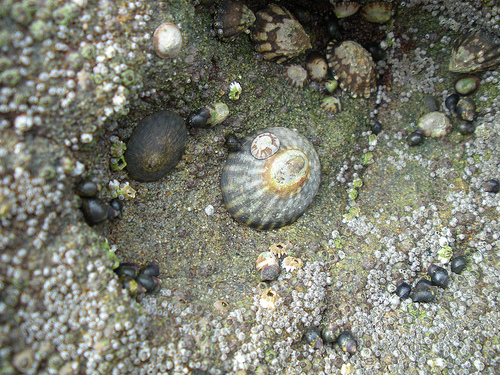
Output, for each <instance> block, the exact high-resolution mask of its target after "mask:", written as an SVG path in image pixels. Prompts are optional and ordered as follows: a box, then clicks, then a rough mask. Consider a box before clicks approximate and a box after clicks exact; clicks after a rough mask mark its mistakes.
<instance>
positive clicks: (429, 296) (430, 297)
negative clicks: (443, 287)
mask: <svg viewBox="0 0 500 375" xmlns="http://www.w3.org/2000/svg"><path fill="white" fill-rule="evenodd" d="M435 298H436V292H435V291H434V289H432V288H429V287H421V288H418V289H415V290H414V291H413V296H412V301H413V302H432V301H434V299H435Z"/></svg>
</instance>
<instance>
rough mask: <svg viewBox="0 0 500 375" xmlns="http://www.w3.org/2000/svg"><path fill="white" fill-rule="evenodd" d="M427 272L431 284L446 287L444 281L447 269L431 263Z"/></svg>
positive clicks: (445, 281)
mask: <svg viewBox="0 0 500 375" xmlns="http://www.w3.org/2000/svg"><path fill="white" fill-rule="evenodd" d="M427 272H428V273H429V275H430V276H431V282H432V284H434V285H436V286H439V287H442V288H444V287H446V283H447V282H448V271H446V270H445V269H444V268H443V267H439V266H436V265H435V264H431V265H430V266H429V268H428V269H427Z"/></svg>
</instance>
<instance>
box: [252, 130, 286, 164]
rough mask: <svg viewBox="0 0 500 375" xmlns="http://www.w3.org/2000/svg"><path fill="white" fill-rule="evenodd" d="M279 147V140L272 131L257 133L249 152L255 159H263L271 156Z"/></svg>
mask: <svg viewBox="0 0 500 375" xmlns="http://www.w3.org/2000/svg"><path fill="white" fill-rule="evenodd" d="M279 148H280V140H279V138H278V137H276V136H275V135H274V134H273V133H269V132H266V133H262V134H259V135H258V136H257V137H255V139H254V140H253V142H252V146H251V149H250V150H251V151H250V152H251V153H252V156H253V157H254V158H255V159H259V160H263V159H267V158H269V157H270V156H273V155H274V154H275V153H276V152H278V150H279Z"/></svg>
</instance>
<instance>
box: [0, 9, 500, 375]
mask: <svg viewBox="0 0 500 375" xmlns="http://www.w3.org/2000/svg"><path fill="white" fill-rule="evenodd" d="M492 3H493V2H488V1H482V2H469V1H461V0H459V1H451V0H443V1H439V2H437V1H433V0H408V1H405V2H403V3H400V6H399V9H398V13H397V14H396V15H395V16H393V22H394V23H393V24H389V25H387V26H385V25H383V26H379V25H378V24H376V25H375V26H373V25H372V26H371V27H374V28H376V30H377V31H380V30H382V32H383V33H385V34H386V35H387V38H386V40H384V43H383V46H384V48H385V52H386V54H387V60H385V61H378V62H375V64H376V70H377V72H378V73H382V77H383V79H382V80H381V81H380V82H379V84H380V85H379V86H378V87H377V89H376V92H374V93H373V94H372V96H371V99H370V100H367V101H366V103H367V104H366V105H360V104H359V101H351V100H350V99H349V98H346V100H344V98H343V102H342V104H343V106H344V110H343V112H341V113H339V114H338V115H336V116H330V115H328V114H326V113H325V111H321V110H319V109H318V107H319V106H318V105H317V104H316V105H314V104H311V103H312V102H313V101H311V100H309V99H310V96H311V95H312V96H314V95H316V93H315V92H312V93H307V96H306V95H304V93H303V92H300V91H306V90H289V85H287V84H286V82H282V81H284V80H283V79H282V71H281V69H280V70H279V71H276V70H274V69H273V67H269V66H270V65H268V64H267V62H261V61H259V59H254V58H252V57H254V54H253V52H252V53H250V54H248V56H247V55H243V56H240V55H238V56H236V55H235V53H234V51H233V52H231V51H232V50H231V48H232V47H229V46H227V45H225V44H224V43H220V42H219V41H218V40H217V39H216V38H211V37H210V32H209V29H210V28H211V27H212V18H211V15H210V14H209V13H210V11H209V10H206V9H204V8H203V5H200V6H197V8H196V9H195V7H194V5H192V4H186V2H176V1H169V2H162V1H159V2H155V3H154V4H153V3H151V2H149V1H134V2H125V3H124V4H116V3H113V2H109V1H105V0H98V1H96V2H93V3H90V2H89V3H87V2H86V1H65V0H63V1H59V2H38V3H36V4H35V3H34V2H32V1H19V2H15V1H14V2H5V4H3V5H4V7H3V8H2V12H0V18H1V21H2V22H1V24H2V30H1V31H0V32H1V35H2V38H0V40H1V41H0V55H1V56H0V80H1V84H2V87H1V88H0V111H1V112H2V114H3V117H2V118H1V119H0V131H1V133H2V137H0V190H1V194H0V233H1V235H0V328H1V332H2V335H0V347H1V355H0V373H2V374H18V373H48V374H56V373H57V374H73V373H79V374H95V373H100V374H120V373H131V374H136V373H179V374H181V373H193V374H195V373H197V374H224V373H238V372H240V373H242V372H247V373H268V374H272V373H290V374H291V373H318V374H320V373H335V372H341V373H356V372H363V373H364V374H367V375H371V374H379V373H393V374H408V373H433V372H448V373H450V374H470V373H483V374H495V373H497V372H498V367H499V359H498V358H499V357H498V355H497V352H498V347H497V338H498V336H500V332H499V328H498V327H499V324H498V322H499V321H500V315H499V313H498V306H497V303H498V285H499V283H500V277H499V273H498V270H499V268H500V259H499V256H498V251H497V250H498V246H500V238H499V234H498V233H500V227H499V223H498V218H497V216H498V210H499V201H498V191H499V190H500V188H499V183H498V180H499V176H498V161H499V160H500V154H499V152H500V151H499V148H498V144H499V143H500V138H499V134H500V128H499V126H500V125H499V124H500V115H499V113H500V104H499V102H498V99H497V96H498V95H497V91H498V85H499V76H498V72H496V71H494V70H488V69H489V68H487V69H486V70H483V71H480V72H478V73H477V75H478V77H479V79H480V85H479V87H477V91H475V92H471V93H470V97H471V98H472V100H473V101H474V103H475V106H476V110H475V116H474V118H473V119H472V121H471V124H472V125H473V132H474V133H473V134H469V133H467V132H460V133H459V132H455V131H452V132H451V133H450V134H449V135H448V138H447V139H444V140H443V139H429V140H428V141H426V142H425V144H422V146H421V147H419V148H418V149H416V148H409V147H407V144H406V142H405V136H406V135H407V133H408V132H411V131H412V130H413V129H414V128H415V126H416V123H417V121H418V119H419V118H420V117H421V116H422V115H423V113H422V111H420V109H423V107H424V105H423V103H424V95H430V96H432V97H434V99H435V102H436V103H437V106H438V107H439V108H437V109H434V110H432V111H436V110H438V111H446V112H445V113H446V114H447V115H448V116H449V117H450V119H451V121H452V123H453V125H454V126H457V127H458V123H457V118H456V117H455V114H453V113H452V112H451V111H450V112H449V113H448V112H447V111H448V110H447V109H446V107H445V106H443V102H444V100H445V98H447V97H449V96H450V94H451V93H452V92H453V90H454V80H455V78H458V77H459V74H454V73H451V72H449V71H448V70H447V68H448V61H449V59H448V58H449V57H451V53H452V49H453V46H454V41H455V40H456V39H457V37H458V36H459V35H460V34H462V33H464V34H465V33H469V32H470V31H474V30H475V29H476V26H477V25H480V26H481V29H483V30H484V29H486V30H489V32H491V33H494V34H498V27H497V26H498V9H496V8H495V7H494V5H493V4H492ZM122 5H123V6H122ZM328 5H329V4H328ZM287 6H288V4H287ZM199 7H201V9H200V8H199ZM96 9H97V10H98V11H96ZM255 11H256V12H258V10H257V9H255ZM417 14H418V17H416V15H417ZM297 15H300V16H301V17H303V16H304V13H299V12H297ZM306 15H307V14H306ZM311 15H312V16H311ZM488 15H489V16H488ZM309 16H311V17H313V21H314V13H311V14H310V15H309ZM357 16H361V15H360V14H359V12H358V13H357V14H353V15H351V16H350V17H357ZM399 16H401V17H403V19H404V20H405V21H406V20H408V21H409V22H405V24H404V25H402V24H401V23H399V22H400V21H398V17H399ZM417 18H418V19H424V20H426V21H427V22H425V27H423V26H422V25H421V24H420V23H419V22H417V21H414V19H415V20H416V19H417ZM301 19H302V18H301ZM431 20H432V22H431ZM436 20H438V21H439V23H438V22H435V21H436ZM164 22H171V23H172V24H175V25H181V26H182V28H181V30H182V36H183V37H185V39H184V45H183V49H182V51H181V52H180V54H179V55H177V57H176V58H174V59H162V58H160V57H158V56H157V55H156V53H155V51H154V48H153V41H152V36H153V33H154V30H155V29H156V27H157V26H158V25H160V24H162V23H164ZM342 22H344V21H342ZM345 22H346V23H347V22H349V21H348V20H345ZM363 22H364V21H363ZM379 28H380V29H379ZM307 31H308V32H309V30H307ZM385 34H384V35H385ZM212 36H213V35H212ZM316 36H317V35H316ZM212 39H213V40H212ZM239 39H242V40H239ZM239 39H236V40H235V43H238V44H237V46H238V48H239V47H242V46H243V47H242V48H241V49H237V50H238V51H247V50H248V49H247V48H244V47H246V44H245V43H248V41H245V40H243V38H239ZM311 40H313V41H315V40H318V39H314V38H313V39H311ZM327 42H328V41H327V40H325V41H324V43H325V45H326V43H327ZM221 44H224V45H223V46H221ZM306 44H307V43H306ZM367 50H368V49H367ZM226 52H227V54H226ZM247 57H248V59H247ZM247 68H248V69H247ZM233 70H234V71H233ZM235 71H237V74H236V73H235ZM384 71H385V72H389V73H390V74H385V75H384V73H383V72H384ZM260 73H262V74H260ZM240 76H241V78H240ZM261 76H263V77H264V78H261ZM236 79H237V80H238V82H241V84H242V86H243V87H244V88H245V91H244V95H242V97H241V100H234V101H230V102H229V103H228V106H229V107H231V113H232V114H233V113H234V118H232V119H228V121H227V122H226V123H223V124H221V126H219V127H214V128H211V129H202V130H201V131H200V130H199V129H198V128H194V127H191V128H190V134H189V136H188V140H187V144H186V153H185V159H183V161H182V163H183V164H182V166H181V168H178V169H177V170H175V171H172V172H171V173H169V174H168V175H167V176H166V177H165V178H164V179H163V180H161V181H158V182H152V183H148V184H142V183H139V182H137V181H134V180H132V179H129V178H128V175H127V174H126V171H125V170H120V168H115V170H111V169H110V168H109V165H110V163H109V156H110V155H109V154H110V146H112V145H114V146H113V148H112V153H113V154H112V157H116V158H119V157H121V156H123V152H124V150H123V144H120V143H119V142H118V140H122V142H123V143H126V141H127V140H128V139H127V138H128V137H129V136H130V135H131V134H132V131H133V127H134V126H135V125H136V124H137V123H138V122H139V121H140V120H141V119H142V118H144V117H146V116H148V115H150V114H151V113H153V112H156V111H157V110H162V109H163V110H165V109H168V110H171V111H173V112H176V113H179V115H180V116H181V117H182V118H184V119H185V118H186V117H187V116H188V114H189V113H190V112H191V111H195V110H197V108H202V107H203V106H206V105H207V103H217V102H218V101H220V100H221V99H220V97H223V96H224V97H225V98H226V99H227V96H226V95H227V93H228V91H229V85H230V83H231V82H233V81H234V80H236ZM473 84H474V85H475V83H474V82H473ZM314 85H316V83H315V82H313V86H311V87H314ZM247 88H248V90H247ZM247 94H248V96H247ZM360 95H362V94H360ZM353 102H357V103H355V104H353ZM428 102H429V101H428ZM191 103H194V104H191ZM436 103H434V104H436ZM457 104H458V100H457V102H456V103H455V105H457ZM371 105H374V107H370V106H371ZM160 107H161V108H160ZM131 109H132V110H131ZM129 110H131V111H130V113H129V114H128V115H127V116H125V117H121V115H119V114H124V113H127V112H128V111H129ZM202 117H203V116H202ZM202 120H203V121H205V120H204V117H203V118H202ZM264 123H265V124H266V125H265V127H271V126H286V127H290V128H292V127H293V128H297V129H298V130H299V132H300V133H302V134H304V135H305V136H306V137H307V138H308V139H310V140H311V142H312V143H313V144H314V147H315V148H316V150H317V151H318V154H319V158H320V159H321V161H322V166H323V167H322V168H321V184H320V190H319V194H318V196H317V197H316V204H314V205H313V206H312V207H311V208H310V212H309V213H308V215H306V217H304V220H301V221H299V222H296V223H295V224H293V225H292V226H291V227H284V228H282V229H279V230H276V231H270V232H265V233H264V232H257V231H254V230H253V229H251V228H247V227H245V226H243V225H240V224H238V223H237V222H235V221H234V220H232V218H231V216H230V214H229V213H228V212H227V210H226V209H225V207H224V206H223V202H222V198H221V191H220V185H219V182H220V180H219V178H220V172H221V170H222V165H223V164H224V160H225V159H226V158H227V155H228V153H229V151H228V150H227V149H226V148H225V146H224V142H225V139H226V137H228V136H229V132H232V133H234V134H236V137H238V138H240V139H241V138H243V137H244V136H246V135H247V134H249V133H251V131H253V130H254V129H258V128H261V127H264V126H261V125H264ZM370 124H371V125H372V126H371V127H370ZM374 124H379V125H380V126H378V127H375V126H374ZM204 125H206V124H204ZM375 129H377V130H375ZM375 133H377V134H376V135H375ZM109 136H114V137H115V138H112V139H109ZM234 144H235V145H236V146H234V147H235V148H238V146H237V145H238V142H237V141H236V142H235V143H234ZM86 179H90V180H92V181H95V182H96V183H98V185H100V186H101V188H100V189H98V190H99V198H102V199H103V200H105V202H111V198H113V197H115V196H121V195H123V196H124V197H125V196H126V197H128V198H132V197H134V196H135V198H134V199H130V202H127V211H126V215H124V218H123V219H122V220H115V221H113V222H105V223H102V224H100V225H98V226H95V227H93V228H90V227H89V225H88V224H87V223H86V222H85V221H84V220H83V217H82V214H81V212H80V211H79V203H80V201H81V200H80V198H78V196H77V194H76V193H78V195H82V193H83V192H84V191H88V190H87V187H82V189H80V187H78V188H76V186H77V183H78V181H80V180H86ZM361 179H362V181H363V184H362V186H361V185H360V184H359V182H358V181H359V180H361ZM193 181H194V182H193ZM353 191H355V192H356V193H355V194H354V193H353V195H352V196H351V198H352V199H349V197H348V196H347V195H348V194H350V193H348V192H353ZM83 194H86V193H83ZM89 194H91V195H94V194H95V192H90V193H89ZM354 195H355V199H354ZM285 240H290V241H291V242H293V244H294V247H293V252H292V251H291V250H292V249H291V248H287V249H285V250H283V249H280V248H279V247H278V249H275V250H273V249H271V250H270V251H273V252H274V254H276V255H283V256H282V257H281V258H285V257H284V255H285V254H284V253H285V252H288V253H291V254H290V255H293V257H294V259H292V260H290V259H288V260H287V261H286V262H285V259H280V260H277V262H278V263H280V264H283V263H286V266H287V267H289V268H290V271H287V270H286V269H284V270H282V272H281V273H279V275H276V274H274V275H273V279H272V280H266V281H265V282H260V280H257V278H258V277H257V272H256V270H255V269H254V265H255V260H256V258H257V254H258V253H259V252H260V251H262V249H267V248H268V247H269V244H272V243H276V244H279V243H281V242H283V243H285ZM287 255H288V254H287ZM271 258H272V257H271ZM151 259H154V260H156V261H159V262H162V264H161V266H162V267H161V270H162V285H161V288H160V290H156V289H154V288H152V289H151V294H149V293H148V294H139V295H137V297H135V296H131V295H130V290H127V289H124V288H123V286H124V285H123V284H122V283H120V280H119V277H118V276H117V275H116V273H115V272H113V271H112V269H114V268H116V267H117V266H118V264H120V263H123V262H126V261H129V262H138V263H141V264H146V263H147V262H148V261H150V260H151ZM299 259H300V260H301V261H302V263H301V264H300V262H299V261H298V260H299ZM446 261H448V262H449V263H446ZM437 262H440V263H439V267H442V268H443V269H444V270H446V271H447V272H448V274H447V277H446V286H447V287H446V289H444V288H436V287H431V289H430V290H431V291H429V289H425V288H419V289H418V290H420V291H422V290H424V291H425V294H422V295H419V296H418V299H420V298H422V299H426V300H430V299H431V297H432V301H431V302H429V303H426V304H419V303H415V302H414V301H413V300H412V299H411V298H409V299H400V298H399V297H398V295H396V294H394V291H396V289H397V288H398V287H400V286H401V285H403V284H399V285H398V281H400V280H404V281H405V282H406V283H407V284H408V285H409V284H411V286H416V285H414V281H416V280H417V279H418V278H420V277H422V276H424V275H425V274H426V270H429V276H432V275H434V274H435V275H439V277H441V278H443V275H444V273H443V271H442V270H440V269H439V268H437V269H434V268H429V266H430V265H432V264H434V263H436V264H437ZM271 264H275V263H273V262H271ZM299 264H300V265H301V266H302V267H299V266H298V265H299ZM431 270H432V271H431ZM436 270H438V271H436ZM449 271H451V272H449ZM455 271H456V272H455ZM431 274H432V275H431ZM134 276H135V277H137V276H138V275H135V274H134ZM154 277H156V276H154ZM146 279H147V281H148V282H149V281H151V280H154V279H152V278H151V280H149V279H148V278H146ZM129 281H130V280H129ZM144 282H145V283H146V281H144ZM128 285H130V284H128ZM148 285H150V286H153V287H154V286H155V283H154V281H153V283H152V284H151V283H149V284H148ZM403 286H404V285H403ZM403 292H404V290H403ZM403 292H401V293H402V294H403ZM449 311H452V312H453V314H451V315H450V314H449ZM337 328H338V329H337ZM318 332H321V333H322V337H321V338H322V340H323V345H322V346H321V345H320V344H319V341H318ZM324 332H327V333H329V334H330V336H332V337H333V336H335V337H336V338H337V342H336V343H333V342H331V341H329V340H326V339H325V337H330V336H325V335H324V334H323V333H324ZM341 332H346V333H349V335H344V336H343V337H342V339H341V340H340V342H339V339H338V338H339V336H340V333H341ZM306 333H311V334H310V335H308V336H307V337H308V341H306V340H304V335H305V334H306ZM436 348H438V349H436Z"/></svg>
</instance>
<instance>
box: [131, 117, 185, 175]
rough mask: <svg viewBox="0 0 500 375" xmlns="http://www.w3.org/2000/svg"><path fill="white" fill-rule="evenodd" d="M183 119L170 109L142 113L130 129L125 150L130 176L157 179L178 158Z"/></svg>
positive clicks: (181, 144) (183, 141)
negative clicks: (141, 117) (146, 114)
mask: <svg viewBox="0 0 500 375" xmlns="http://www.w3.org/2000/svg"><path fill="white" fill-rule="evenodd" d="M186 138H187V131H186V126H185V125H184V120H183V119H182V118H181V117H180V116H179V115H177V114H175V113H173V112H170V111H160V112H156V113H153V114H152V115H150V116H148V117H145V118H144V119H142V121H141V122H140V123H139V125H137V127H136V128H135V129H134V131H133V133H132V135H131V137H130V139H129V141H128V145H127V151H126V152H125V161H126V162H127V170H128V172H129V174H130V176H131V177H132V178H133V179H134V180H137V181H141V182H148V181H157V180H159V179H160V178H162V177H163V176H165V174H166V173H167V172H168V171H169V170H171V169H172V168H173V167H175V165H176V164H177V163H178V162H179V160H180V159H181V157H182V154H183V153H184V148H185V146H186Z"/></svg>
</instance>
